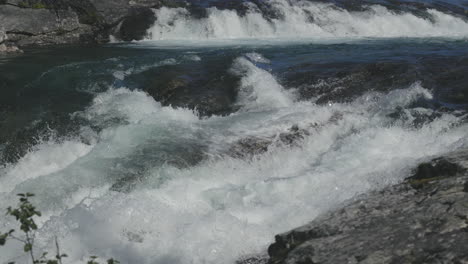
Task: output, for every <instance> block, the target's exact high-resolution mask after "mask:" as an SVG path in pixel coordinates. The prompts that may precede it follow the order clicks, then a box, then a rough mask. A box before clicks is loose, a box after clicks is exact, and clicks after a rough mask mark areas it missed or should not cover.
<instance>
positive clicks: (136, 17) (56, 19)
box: [0, 0, 177, 47]
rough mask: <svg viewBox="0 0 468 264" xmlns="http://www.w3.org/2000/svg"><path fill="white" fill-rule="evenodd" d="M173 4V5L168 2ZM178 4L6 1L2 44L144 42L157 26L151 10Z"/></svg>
mask: <svg viewBox="0 0 468 264" xmlns="http://www.w3.org/2000/svg"><path fill="white" fill-rule="evenodd" d="M165 2H170V3H165ZM176 2H177V1H164V0H133V1H122V0H115V1H114V0H112V1H97V0H80V1H75V0H58V1H56V0H53V1H52V0H3V1H0V31H2V32H3V33H4V36H3V37H2V36H0V43H1V42H4V43H3V44H5V45H6V46H8V47H16V46H17V47H23V46H29V45H57V44H99V43H107V42H109V41H110V36H111V35H115V36H116V37H117V38H119V39H122V40H128V41H130V40H138V39H142V38H143V37H144V35H145V34H146V30H147V29H148V28H149V27H150V26H151V25H152V23H154V20H155V17H154V14H153V12H152V11H151V9H150V8H158V7H160V6H162V5H173V6H176Z"/></svg>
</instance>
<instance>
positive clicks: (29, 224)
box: [0, 193, 119, 264]
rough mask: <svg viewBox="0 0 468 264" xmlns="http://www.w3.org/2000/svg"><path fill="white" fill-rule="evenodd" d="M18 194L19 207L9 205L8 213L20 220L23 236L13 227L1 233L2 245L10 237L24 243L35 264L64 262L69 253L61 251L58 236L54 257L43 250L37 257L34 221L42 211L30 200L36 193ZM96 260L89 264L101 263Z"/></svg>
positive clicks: (0, 244)
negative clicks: (17, 234)
mask: <svg viewBox="0 0 468 264" xmlns="http://www.w3.org/2000/svg"><path fill="white" fill-rule="evenodd" d="M18 196H19V203H18V207H17V208H12V207H11V206H10V207H8V208H7V215H9V216H13V217H14V218H15V219H16V221H18V222H19V224H20V230H21V231H23V236H22V237H18V236H16V235H15V230H14V229H11V230H10V231H8V232H6V233H0V246H4V245H5V244H6V242H7V240H8V239H14V240H17V241H20V242H21V243H23V251H24V252H25V253H27V254H29V256H30V258H31V262H32V263H33V264H63V263H62V260H63V259H64V258H66V257H67V254H62V253H60V247H59V244H58V241H57V237H56V238H55V248H56V254H55V256H54V257H52V258H48V257H47V254H48V253H47V252H43V253H42V254H41V255H40V257H36V256H37V255H36V254H35V253H34V239H35V238H36V231H37V225H36V222H35V221H34V217H36V216H41V212H39V211H38V210H36V207H35V206H34V205H33V204H32V203H31V202H30V201H29V199H30V198H31V197H34V194H32V193H20V194H18ZM96 260H97V257H96V256H92V257H90V260H89V261H88V262H87V264H99V262H97V261H96ZM117 263H119V262H118V261H117V260H114V259H112V258H111V259H108V260H107V264H117ZM8 264H14V262H9V263H8Z"/></svg>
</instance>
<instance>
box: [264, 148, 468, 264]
mask: <svg viewBox="0 0 468 264" xmlns="http://www.w3.org/2000/svg"><path fill="white" fill-rule="evenodd" d="M436 161H437V162H434V161H433V162H431V163H430V164H431V165H430V166H429V167H428V165H427V163H423V164H421V165H420V166H419V167H418V168H417V169H416V174H415V175H413V176H412V177H410V178H409V179H408V181H409V180H411V179H414V177H416V178H418V179H419V178H426V177H431V181H430V182H427V184H425V185H424V186H423V187H421V188H418V189H417V190H415V189H414V188H413V187H412V186H411V185H410V184H409V182H408V181H406V182H403V183H401V184H398V185H396V186H391V187H387V188H385V189H384V190H381V191H374V192H371V193H368V194H365V195H361V196H359V197H357V198H355V199H353V200H352V201H350V202H348V203H347V204H345V205H344V207H343V208H342V209H338V210H335V211H332V212H329V213H326V214H324V215H322V216H320V217H318V218H316V219H315V220H314V221H312V222H311V223H309V224H307V225H305V226H302V227H300V228H297V229H294V230H292V231H290V232H287V233H284V234H280V235H277V236H276V237H275V243H274V244H272V245H271V246H270V247H269V249H268V254H269V256H270V259H269V263H270V264H279V263H288V264H304V263H308V264H310V263H323V264H326V263H369V264H370V263H382V264H383V263H467V262H468V221H467V219H468V193H467V191H466V190H467V189H468V188H467V185H468V173H467V171H466V169H467V168H468V150H461V151H457V152H454V153H450V154H447V155H445V156H444V157H441V158H439V159H436ZM447 162H449V163H447ZM424 168H429V169H424ZM455 168H456V169H455ZM445 169H447V170H446V171H445ZM427 171H430V172H429V174H427ZM434 173H435V174H434ZM440 175H443V177H435V178H434V177H433V176H440ZM259 263H260V262H259Z"/></svg>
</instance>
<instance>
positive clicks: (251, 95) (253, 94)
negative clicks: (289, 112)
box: [231, 58, 294, 111]
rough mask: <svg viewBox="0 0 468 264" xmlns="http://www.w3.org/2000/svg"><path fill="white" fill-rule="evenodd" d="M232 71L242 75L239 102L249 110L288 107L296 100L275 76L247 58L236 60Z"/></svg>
mask: <svg viewBox="0 0 468 264" xmlns="http://www.w3.org/2000/svg"><path fill="white" fill-rule="evenodd" d="M231 73H233V74H235V75H238V76H241V77H242V79H241V85H240V90H239V92H238V103H239V104H240V105H242V106H243V108H244V109H245V110H247V111H249V110H254V109H257V110H258V109H260V110H267V109H271V108H278V107H288V106H291V105H292V104H293V102H294V96H293V95H292V93H291V92H289V91H286V90H285V89H284V88H283V87H282V86H281V85H280V84H279V83H278V82H277V81H276V79H275V77H273V76H272V75H271V74H270V73H268V72H267V71H265V70H263V69H260V68H258V67H256V66H255V65H254V64H253V63H252V62H250V61H248V60H247V59H245V58H238V59H236V60H235V62H234V65H233V66H232V68H231Z"/></svg>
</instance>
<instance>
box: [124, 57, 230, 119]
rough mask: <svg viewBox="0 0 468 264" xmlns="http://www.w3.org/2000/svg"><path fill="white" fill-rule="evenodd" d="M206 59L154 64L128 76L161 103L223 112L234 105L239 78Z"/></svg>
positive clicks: (203, 112) (207, 113)
mask: <svg viewBox="0 0 468 264" xmlns="http://www.w3.org/2000/svg"><path fill="white" fill-rule="evenodd" d="M211 65H212V64H210V63H206V64H205V63H204V62H200V63H198V62H197V63H195V64H192V63H190V64H175V65H165V66H161V67H156V68H153V69H149V70H146V71H144V72H142V73H138V74H136V75H133V76H129V77H128V78H127V79H128V80H129V81H130V82H134V83H143V87H142V88H143V89H144V90H145V91H146V92H147V93H148V94H149V95H151V96H152V97H153V98H154V99H155V100H156V101H158V102H161V103H162V104H163V105H171V106H173V107H185V108H190V109H196V110H197V111H198V112H199V113H200V115H202V116H211V115H226V114H230V113H232V112H234V111H235V110H237V107H236V106H235V102H236V95H237V83H238V81H239V78H238V77H236V76H231V75H229V74H227V73H226V69H224V68H223V67H220V68H217V69H213V68H212V66H211Z"/></svg>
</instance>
